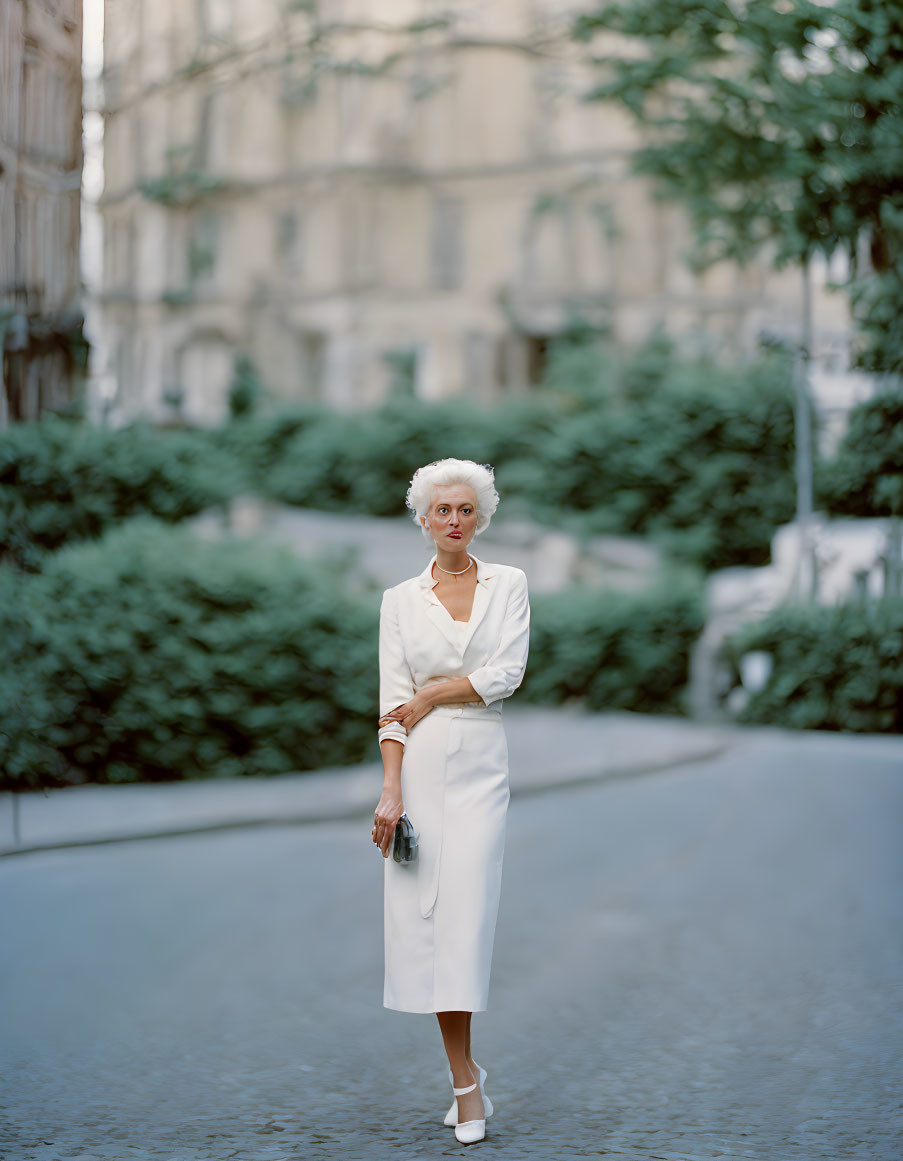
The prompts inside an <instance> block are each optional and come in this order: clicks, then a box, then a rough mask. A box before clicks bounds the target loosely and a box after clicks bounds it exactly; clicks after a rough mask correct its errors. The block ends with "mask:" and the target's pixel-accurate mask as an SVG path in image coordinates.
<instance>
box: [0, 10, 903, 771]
mask: <svg viewBox="0 0 903 1161" xmlns="http://www.w3.org/2000/svg"><path fill="white" fill-rule="evenodd" d="M900 35H901V18H900V15H899V14H898V13H896V11H895V10H889V11H887V12H885V11H883V10H880V11H877V10H875V9H874V6H873V5H871V4H868V3H865V2H861V3H860V2H854V0H842V2H838V3H836V4H833V5H828V6H825V7H823V8H822V7H817V6H811V5H802V4H800V5H797V4H793V3H789V4H784V5H778V6H772V5H770V4H768V5H759V6H755V7H754V9H752V10H751V12H750V13H743V12H740V11H739V10H736V9H735V8H732V7H731V6H730V5H727V4H715V5H707V6H705V7H704V8H700V7H699V6H697V5H692V4H688V3H686V2H685V0H670V2H668V3H657V4H650V3H633V4H617V3H605V4H601V5H595V6H587V5H586V4H580V5H578V4H574V3H570V2H569V0H535V2H531V3H524V2H522V0H497V2H494V3H492V4H489V5H486V4H477V3H473V2H472V0H460V2H454V0H451V2H448V3H439V2H434V0H383V2H382V3H380V4H378V5H377V4H374V3H372V2H367V0H197V2H196V3H193V4H184V3H175V2H174V0H152V2H151V0H106V3H103V0H83V2H82V0H8V2H7V3H5V4H4V5H3V8H2V15H0V51H2V54H3V68H2V78H3V79H2V85H3V94H2V96H3V100H2V112H0V211H2V217H0V229H2V235H0V334H2V348H3V370H2V390H0V427H2V431H0V585H2V588H3V593H2V597H3V599H2V605H0V618H2V620H3V626H2V629H3V631H2V634H0V642H2V643H0V652H2V660H3V666H2V672H3V676H2V677H0V765H2V769H3V774H2V777H3V780H4V783H3V784H4V785H5V786H6V787H7V788H10V789H12V788H24V787H29V786H38V785H46V784H67V783H70V782H82V781H112V782H121V781H134V780H152V781H157V780H168V779H181V778H191V777H209V776H229V775H244V774H258V775H260V774H278V773H282V772H288V771H294V770H300V769H310V768H314V767H318V766H329V765H336V764H341V763H348V762H357V761H361V760H364V759H373V758H374V757H375V748H374V740H373V731H372V729H371V726H370V723H371V718H372V713H373V705H374V697H375V681H376V670H375V665H376V660H375V626H376V609H377V606H378V597H379V593H380V591H381V590H382V588H384V587H385V586H387V585H390V584H395V583H397V582H398V581H399V580H401V579H403V578H404V577H405V576H408V575H411V574H412V573H413V572H416V571H418V570H419V569H420V568H421V567H422V565H423V562H424V559H425V557H424V552H423V547H422V545H421V543H420V537H419V535H418V534H417V532H416V530H415V529H414V528H413V527H412V526H411V525H410V522H409V520H408V519H407V517H406V516H405V514H404V506H403V499H404V492H405V488H406V485H407V481H408V480H409V478H410V475H411V473H412V472H413V470H414V469H415V468H416V467H418V466H419V465H420V464H422V463H424V462H427V461H429V460H432V459H435V458H439V457H442V456H446V455H454V456H462V457H467V458H472V459H476V460H479V461H481V462H489V463H492V464H493V465H494V466H495V468H496V472H497V482H498V486H499V490H500V493H501V495H502V498H503V503H502V507H501V509H500V513H499V516H498V517H497V518H496V520H495V521H494V522H493V525H492V528H491V529H490V531H489V533H487V535H486V537H485V543H483V544H482V546H481V547H480V549H479V551H480V553H481V555H483V556H484V557H488V558H494V559H499V560H504V561H508V562H511V563H515V564H518V565H520V566H522V567H524V568H525V569H526V570H527V572H528V575H529V576H530V578H531V591H532V593H533V597H534V602H533V603H534V626H535V628H534V637H533V651H532V655H531V663H530V668H529V671H528V675H527V679H526V682H525V685H524V689H523V692H522V693H521V694H520V695H519V697H520V698H521V699H522V700H524V701H533V702H537V703H543V704H550V705H556V704H562V703H568V704H573V705H580V706H584V707H585V708H588V709H592V710H598V709H619V710H631V711H637V712H641V713H659V714H667V715H684V716H691V717H694V718H696V719H697V720H700V721H705V722H708V721H725V720H727V721H730V720H739V721H758V722H773V723H777V724H783V725H790V726H797V727H804V728H816V729H826V730H832V731H837V730H853V731H866V732H900V730H901V726H903V596H901V593H903V588H901V536H900V516H901V513H903V394H901V388H900V370H901V366H903V336H901V331H900V322H899V319H900V317H901V315H900V310H899V307H900V305H901V304H903V290H901V281H900V279H901V275H900V265H899V259H900V239H901V237H903V193H901V182H900V172H901V169H900V161H901V129H900V116H899V112H900V110H899V105H898V104H897V101H898V97H899V93H900V91H903V72H901V68H903V66H901V60H900V55H899V51H898V49H896V48H894V47H893V46H894V45H895V44H897V43H898V40H895V39H894V38H895V37H899V36H900ZM898 82H899V83H898Z"/></svg>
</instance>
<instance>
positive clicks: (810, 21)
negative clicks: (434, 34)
mask: <svg viewBox="0 0 903 1161" xmlns="http://www.w3.org/2000/svg"><path fill="white" fill-rule="evenodd" d="M603 30H604V31H606V32H608V33H615V34H617V37H618V40H619V41H620V44H621V46H622V51H618V52H614V51H613V52H610V53H608V54H607V55H602V56H596V57H595V58H594V59H595V61H596V63H597V64H598V65H599V66H600V69H601V70H602V72H601V79H600V82H599V84H598V85H597V86H596V87H595V89H594V90H593V92H592V93H591V96H592V97H594V98H596V99H605V100H614V101H617V102H619V103H620V104H622V105H623V106H624V107H626V108H627V109H628V110H629V111H630V112H631V113H632V114H633V115H634V117H635V118H636V119H637V121H638V122H639V123H640V124H641V125H643V126H644V128H645V129H646V130H647V142H648V143H647V144H646V145H645V146H644V147H643V148H642V149H640V151H639V153H638V155H637V157H636V165H637V168H638V170H639V171H640V172H642V173H646V174H649V175H651V176H653V177H654V178H655V179H656V181H657V183H658V184H659V187H660V189H661V190H662V192H663V193H664V194H666V195H667V196H669V197H673V198H676V199H677V200H679V201H680V202H682V203H683V204H684V205H685V206H686V208H687V210H688V212H689V215H690V218H691V221H692V223H693V226H694V229H695V234H696V238H697V240H698V242H699V251H698V255H697V257H698V260H699V261H700V262H701V263H703V264H706V263H709V262H712V261H715V260H718V259H721V258H730V259H735V260H739V261H744V260H746V259H747V258H749V257H750V256H751V254H753V253H754V252H755V251H757V250H759V249H760V248H761V247H763V246H769V247H773V250H774V254H775V258H776V261H777V262H778V263H779V264H780V263H786V262H805V261H808V260H809V259H811V258H812V257H813V256H814V255H816V254H819V253H821V254H825V255H831V254H833V253H834V252H835V251H838V250H842V251H843V252H844V253H845V254H846V255H847V256H848V257H849V260H850V264H851V270H852V278H851V282H850V288H851V290H852V291H853V303H854V311H855V313H856V316H857V319H858V322H859V324H860V327H861V330H862V334H863V342H862V349H861V351H860V360H861V361H862V362H863V364H865V365H867V366H869V367H870V368H872V369H874V370H885V371H888V370H891V371H892V370H896V371H899V370H901V369H903V336H901V334H900V324H899V317H900V314H901V310H903V277H901V275H900V274H899V273H898V270H899V264H900V262H901V259H903V113H901V106H900V94H901V93H903V6H901V5H900V4H897V3H894V4H887V3H884V2H882V0H834V2H833V3H830V4H823V3H813V2H810V0H755V2H749V0H746V2H744V0H708V2H707V3H705V4H700V3H699V2H698V0H624V2H621V0H610V2H604V3H602V4H600V5H599V6H598V7H597V8H596V9H595V11H593V12H591V13H589V14H588V15H586V16H583V17H581V18H580V19H579V21H578V22H577V25H576V29H575V33H576V35H577V36H578V38H581V39H583V40H587V41H592V40H593V38H594V37H595V34H596V33H598V32H600V31H603ZM625 44H626V46H627V51H623V46H624V45H625ZM865 255H867V261H866V262H864V261H863V258H864V256H865Z"/></svg>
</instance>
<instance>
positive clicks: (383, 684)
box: [379, 589, 414, 745]
mask: <svg viewBox="0 0 903 1161" xmlns="http://www.w3.org/2000/svg"><path fill="white" fill-rule="evenodd" d="M413 696H414V681H413V678H412V677H411V671H410V669H409V667H408V664H407V662H406V661H405V656H404V648H403V646H402V642H401V631H400V629H399V625H398V594H397V593H396V592H395V590H394V589H386V591H385V592H384V593H383V600H382V605H381V606H380V610H379V716H380V717H382V716H383V715H384V714H387V713H388V712H389V710H393V709H395V708H396V707H397V706H400V705H404V703H405V702H407V701H410V700H411V698H412V697H413ZM387 738H394V739H395V740H396V741H398V742H401V744H402V745H404V744H405V742H406V741H407V732H406V731H405V728H404V726H403V725H402V724H401V722H391V723H390V724H389V725H387V726H381V727H380V730H379V740H380V742H384V741H385V740H386V739H387Z"/></svg>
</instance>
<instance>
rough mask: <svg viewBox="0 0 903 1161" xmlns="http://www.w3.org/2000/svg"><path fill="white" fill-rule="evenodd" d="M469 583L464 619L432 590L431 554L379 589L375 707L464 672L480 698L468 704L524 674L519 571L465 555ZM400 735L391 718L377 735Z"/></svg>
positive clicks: (383, 710) (523, 584)
mask: <svg viewBox="0 0 903 1161" xmlns="http://www.w3.org/2000/svg"><path fill="white" fill-rule="evenodd" d="M470 555H471V557H473V561H474V563H475V565H476V568H477V586H476V591H475V592H474V597H473V608H472V609H471V612H470V620H469V621H457V622H456V621H455V619H454V618H453V617H452V615H451V613H449V611H448V609H446V607H445V606H444V605H443V604H442V602H441V601H440V600H439V598H438V597H437V596H436V594H435V593H434V592H433V589H434V588H435V587H436V585H437V584H438V583H439V582H438V581H437V580H435V579H434V578H433V573H432V570H433V564H434V563H435V560H436V557H435V556H433V557H432V559H431V560H430V562H429V564H428V565H427V566H426V568H425V569H424V570H423V572H422V573H421V574H420V575H419V576H415V577H411V579H410V580H406V581H402V582H401V584H398V585H395V587H394V588H391V589H386V591H385V592H384V593H383V600H382V608H381V609H380V617H379V679H380V680H379V713H380V716H382V715H384V714H387V713H388V712H389V710H393V709H395V707H396V706H399V705H403V704H404V703H405V702H407V701H410V700H411V698H412V697H413V696H414V694H415V693H416V692H417V690H419V689H422V688H423V687H424V686H425V685H434V684H435V683H436V682H437V681H448V680H451V679H453V678H456V677H469V678H470V684H471V685H472V686H473V688H474V689H475V690H476V692H477V693H478V694H479V696H480V697H481V698H482V700H483V704H482V705H480V703H479V702H473V703H470V706H471V708H472V710H473V711H477V712H479V711H481V710H485V709H486V708H487V707H489V706H492V708H493V712H495V713H497V712H498V711H499V710H500V709H501V705H493V703H494V702H501V700H502V699H503V698H506V697H509V696H510V695H511V694H512V693H514V691H515V690H516V689H517V687H518V686H519V685H520V683H521V682H522V681H523V678H524V670H525V669H526V666H527V651H528V648H529V641H530V602H529V598H528V594H527V578H526V576H525V575H524V573H523V571H522V570H521V569H519V568H514V567H513V566H512V565H508V564H485V563H484V562H483V561H481V560H478V559H477V557H475V556H473V553H471V554H470ZM385 738H395V739H396V740H397V741H399V742H402V743H403V742H404V741H405V740H406V738H407V734H406V732H405V728H404V726H402V725H401V723H400V722H392V723H390V724H389V725H387V726H383V727H382V728H381V729H380V731H379V740H380V741H383V740H384V739H385Z"/></svg>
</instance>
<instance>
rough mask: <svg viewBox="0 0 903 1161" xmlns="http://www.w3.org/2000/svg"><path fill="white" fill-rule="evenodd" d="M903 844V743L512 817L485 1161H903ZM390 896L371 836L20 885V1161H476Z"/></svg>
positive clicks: (614, 792)
mask: <svg viewBox="0 0 903 1161" xmlns="http://www.w3.org/2000/svg"><path fill="white" fill-rule="evenodd" d="M901 818H903V763H901V761H900V749H899V748H896V749H895V748H894V747H893V746H892V745H891V744H888V745H887V747H886V748H882V746H881V745H880V744H879V745H869V744H868V742H867V741H862V742H858V743H857V741H856V740H855V739H848V738H832V737H827V736H825V737H813V736H811V735H801V736H799V737H798V738H793V737H790V738H788V737H786V736H784V735H780V734H772V733H769V732H765V733H762V734H753V735H750V736H745V737H744V738H743V739H742V740H741V741H740V742H739V743H738V744H737V746H735V747H734V749H733V750H732V751H731V752H730V753H729V754H727V755H725V756H722V757H721V758H718V759H716V760H714V761H711V762H709V763H705V764H702V765H697V766H694V767H684V768H682V769H679V770H672V771H670V772H666V773H659V774H651V775H647V776H643V777H638V778H635V779H631V780H624V781H617V782H610V783H607V784H599V785H589V786H582V787H577V788H574V789H570V790H559V791H557V792H555V793H549V794H545V795H537V796H532V797H527V798H522V799H519V800H516V801H515V802H513V803H512V807H511V814H510V827H509V841H508V849H507V855H506V866H505V883H504V889H503V898H502V909H501V914H500V919H499V929H498V942H497V953H496V960H495V968H494V975H493V995H492V998H491V1008H490V1011H489V1012H488V1013H486V1014H485V1015H483V1016H480V1017H477V1019H476V1021H475V1023H476V1029H477V1033H478V1040H477V1044H478V1046H479V1052H478V1053H477V1055H478V1059H480V1060H481V1061H482V1062H483V1063H484V1064H485V1065H487V1066H488V1068H489V1081H488V1084H487V1088H488V1091H489V1092H490V1094H491V1095H492V1097H493V1099H494V1100H495V1101H496V1103H497V1110H498V1111H497V1114H496V1116H495V1117H494V1118H493V1119H492V1120H491V1121H490V1122H489V1128H490V1135H489V1138H488V1139H487V1141H486V1142H484V1143H482V1144H480V1145H477V1146H474V1147H472V1148H473V1149H474V1150H476V1151H477V1152H480V1153H481V1154H482V1155H486V1156H492V1157H494V1158H496V1159H497V1161H509V1159H510V1161H515V1159H516V1161H522V1159H529V1158H542V1159H545V1161H548V1159H550V1158H558V1157H573V1156H576V1157H586V1156H589V1157H599V1156H609V1155H612V1156H614V1157H618V1158H636V1159H637V1161H647V1159H648V1161H652V1159H665V1161H678V1159H680V1161H687V1159H702V1158H705V1159H709V1158H719V1159H721V1161H725V1159H729V1158H735V1157H743V1158H761V1159H762V1161H766V1159H767V1161H793V1159H795V1158H822V1157H824V1158H831V1161H837V1159H838V1158H847V1157H849V1158H863V1159H866V1158H867V1159H868V1161H884V1159H891V1158H893V1159H894V1161H897V1159H898V1158H899V1157H900V1156H901V1139H903V1138H901V1133H903V1113H901V1106H900V1093H901V1089H903V1067H901V1056H903V993H901V981H903V850H901V848H903V844H901V843H900V841H899V836H900V823H901ZM380 889H381V866H380V864H379V863H378V858H377V856H376V854H375V852H374V851H373V849H372V847H371V846H370V845H369V842H368V837H367V827H366V824H365V823H361V824H356V823H348V822H343V823H328V824H320V825H317V826H307V827H286V828H284V829H275V830H274V829H266V830H259V831H242V832H225V833H213V834H205V835H198V836H191V837H182V838H168V839H160V840H155V841H152V842H139V843H128V844H121V845H116V846H105V847H97V848H83V849H78V850H69V851H53V852H46V853H38V854H32V855H26V856H22V857H20V858H15V859H9V860H4V861H3V862H2V863H0V900H2V903H0V932H2V951H0V997H2V1005H3V1010H2V1012H0V1020H2V1032H0V1074H2V1078H3V1079H2V1082H0V1083H2V1086H3V1091H2V1096H0V1105H2V1112H3V1115H4V1117H5V1118H6V1124H5V1125H4V1127H3V1128H2V1129H0V1156H2V1157H3V1158H4V1159H5V1161H52V1159H65V1161H75V1159H76V1158H79V1159H81V1161H88V1159H96V1158H100V1159H103V1161H126V1159H129V1158H133V1159H138V1161H144V1159H150V1158H162V1159H164V1161H208V1159H216V1161H220V1159H226V1158H240V1159H241V1161H281V1159H283V1158H284V1159H289V1158H291V1159H293V1161H294V1159H302V1158H303V1159H304V1161H308V1159H310V1161H320V1159H324V1161H325V1159H327V1158H328V1159H329V1161H345V1159H348V1161H356V1159H358V1158H360V1159H364V1158H366V1161H373V1158H380V1157H383V1156H389V1157H392V1158H397V1159H399V1161H402V1159H405V1161H406V1159H407V1158H427V1157H429V1158H435V1157H439V1156H458V1155H461V1154H463V1153H464V1152H465V1151H466V1150H465V1149H464V1148H463V1147H462V1146H459V1145H457V1143H456V1142H455V1140H454V1137H453V1136H452V1133H451V1130H449V1129H447V1128H445V1127H444V1126H443V1125H442V1123H441V1118H442V1114H443V1113H444V1111H445V1109H446V1107H447V1105H448V1103H449V1099H450V1096H449V1092H448V1084H447V1079H446V1075H445V1070H444V1069H443V1067H442V1058H441V1049H440V1044H439V1039H438V1033H437V1030H436V1028H435V1024H434V1021H432V1018H430V1017H418V1016H406V1015H401V1014H398V1013H390V1012H386V1011H384V1010H383V1009H382V1008H381V1007H380V998H381V983H382V979H381V956H382V947H381V939H382V935H381V911H380V899H381V896H380ZM471 1155H476V1153H473V1154H471Z"/></svg>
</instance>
